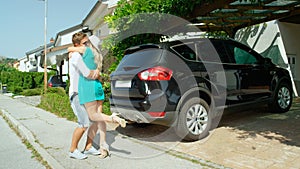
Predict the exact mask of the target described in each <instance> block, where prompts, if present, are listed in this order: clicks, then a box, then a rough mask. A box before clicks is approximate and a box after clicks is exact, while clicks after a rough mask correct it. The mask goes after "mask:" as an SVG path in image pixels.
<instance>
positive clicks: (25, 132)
mask: <svg viewBox="0 0 300 169" xmlns="http://www.w3.org/2000/svg"><path fill="white" fill-rule="evenodd" d="M1 112H2V115H3V117H5V118H6V119H8V121H9V122H10V123H11V124H12V125H13V126H14V127H15V128H16V129H17V130H18V131H19V132H20V134H21V137H22V138H24V139H26V140H27V141H28V142H29V143H30V144H31V145H32V146H33V147H34V149H35V150H36V151H37V152H38V153H39V154H40V155H41V156H42V158H43V159H44V160H45V161H47V163H48V165H49V166H50V167H51V168H53V169H54V168H55V169H64V167H63V166H62V165H60V164H59V163H58V162H57V161H56V160H55V159H54V158H53V157H52V156H51V155H50V154H49V153H48V152H47V151H46V150H45V149H44V148H43V147H42V146H41V145H40V144H39V143H38V140H36V139H35V137H34V136H33V134H32V133H31V131H29V130H28V129H27V128H26V127H25V126H24V125H22V124H21V123H20V122H19V121H18V120H16V119H15V118H14V117H13V116H11V115H10V114H9V113H8V112H6V111H5V110H3V109H1Z"/></svg>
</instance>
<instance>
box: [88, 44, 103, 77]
mask: <svg viewBox="0 0 300 169" xmlns="http://www.w3.org/2000/svg"><path fill="white" fill-rule="evenodd" d="M89 44H90V47H91V49H92V51H93V54H94V56H95V59H94V61H95V64H96V65H97V70H99V72H101V71H102V60H103V56H102V54H101V52H100V51H99V50H98V49H97V48H96V46H94V45H93V44H92V43H89Z"/></svg>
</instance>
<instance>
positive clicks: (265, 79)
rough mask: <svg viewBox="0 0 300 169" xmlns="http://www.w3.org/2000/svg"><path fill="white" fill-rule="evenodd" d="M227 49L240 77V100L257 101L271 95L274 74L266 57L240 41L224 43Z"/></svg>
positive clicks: (238, 77)
mask: <svg viewBox="0 0 300 169" xmlns="http://www.w3.org/2000/svg"><path fill="white" fill-rule="evenodd" d="M224 44H225V46H226V50H227V51H228V53H229V54H230V57H231V59H232V60H233V61H234V65H233V67H234V69H235V70H236V76H237V79H238V83H239V85H238V88H239V89H240V90H239V92H240V93H239V94H238V95H239V100H240V101H242V102H248V101H257V100H261V99H264V98H267V97H269V96H270V94H271V93H270V83H271V78H272V75H271V74H270V71H269V67H268V66H266V65H265V63H264V58H263V57H262V56H261V55H259V54H258V53H256V52H255V51H254V50H252V49H251V48H248V47H247V46H244V45H242V44H240V43H238V42H234V41H227V42H226V43H224Z"/></svg>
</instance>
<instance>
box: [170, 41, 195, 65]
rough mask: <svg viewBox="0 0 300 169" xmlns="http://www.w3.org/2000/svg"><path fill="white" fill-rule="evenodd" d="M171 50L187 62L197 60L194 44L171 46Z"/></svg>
mask: <svg viewBox="0 0 300 169" xmlns="http://www.w3.org/2000/svg"><path fill="white" fill-rule="evenodd" d="M171 49H173V50H174V51H175V52H177V53H178V54H180V55H181V56H182V57H183V58H185V59H187V60H190V61H196V60H197V57H196V53H195V45H194V43H189V44H183V45H176V46H172V47H171Z"/></svg>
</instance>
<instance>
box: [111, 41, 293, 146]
mask: <svg viewBox="0 0 300 169" xmlns="http://www.w3.org/2000/svg"><path fill="white" fill-rule="evenodd" d="M110 79H111V97H110V106H111V111H112V112H116V113H119V114H120V115H121V116H122V117H124V118H125V119H127V120H130V121H134V122H138V123H153V124H160V125H166V126H174V127H175V131H176V133H177V134H178V135H179V136H181V137H182V138H183V139H185V140H190V141H192V140H198V139H201V138H204V137H206V136H207V135H208V133H209V131H210V130H211V129H212V128H213V126H214V125H215V124H213V123H214V120H215V118H216V117H218V115H219V114H218V113H220V112H222V110H223V109H224V108H225V109H230V108H234V107H235V108H236V107H237V106H239V107H244V106H245V105H250V106H252V108H253V109H255V108H256V107H257V104H260V103H262V104H267V105H269V108H270V110H271V111H272V112H277V113H283V112H287V111H288V110H289V109H290V107H291V104H292V99H293V95H292V83H291V77H290V75H289V72H288V71H287V70H286V69H284V68H281V67H278V66H276V65H275V64H273V63H272V62H271V59H269V58H264V57H262V56H261V55H260V54H258V53H257V52H255V51H254V50H253V49H251V48H249V47H247V46H245V45H243V44H241V43H239V42H237V41H235V40H232V39H217V38H195V39H185V40H176V41H168V42H163V43H159V44H143V45H139V46H134V47H131V48H129V49H127V50H126V51H125V56H124V58H123V59H122V60H121V62H120V63H119V65H118V67H117V68H116V70H115V71H114V72H113V73H112V74H111V77H110Z"/></svg>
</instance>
